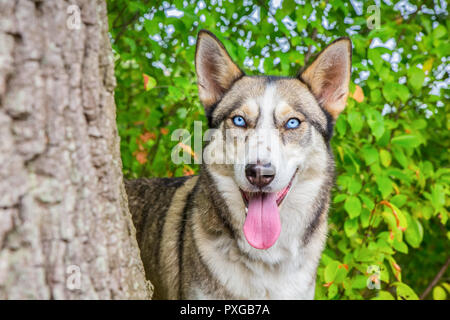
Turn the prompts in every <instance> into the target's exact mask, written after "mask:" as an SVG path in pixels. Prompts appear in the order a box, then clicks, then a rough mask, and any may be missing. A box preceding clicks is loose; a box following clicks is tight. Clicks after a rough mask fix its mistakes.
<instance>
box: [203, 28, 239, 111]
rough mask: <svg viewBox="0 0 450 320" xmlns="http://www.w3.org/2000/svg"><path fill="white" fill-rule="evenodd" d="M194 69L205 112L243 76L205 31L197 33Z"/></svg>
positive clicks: (226, 53)
mask: <svg viewBox="0 0 450 320" xmlns="http://www.w3.org/2000/svg"><path fill="white" fill-rule="evenodd" d="M195 69H196V72H197V82H198V93H199V97H200V101H201V102H202V104H203V106H204V107H205V109H206V110H207V111H208V108H210V107H211V106H213V105H214V104H215V103H217V102H218V101H219V100H220V99H221V98H222V97H223V95H224V94H225V92H226V91H227V90H228V89H230V87H231V85H232V84H233V83H234V81H236V79H238V78H240V77H242V76H243V75H244V73H243V72H242V71H241V69H239V67H238V66H237V65H236V64H235V63H234V62H233V60H231V58H230V55H229V54H228V52H227V51H226V49H225V47H224V46H223V44H222V43H221V42H220V41H219V40H218V39H217V38H216V37H215V36H214V35H213V34H212V33H211V32H209V31H206V30H201V31H200V32H199V33H198V37H197V48H196V52H195Z"/></svg>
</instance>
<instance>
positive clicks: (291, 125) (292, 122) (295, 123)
mask: <svg viewBox="0 0 450 320" xmlns="http://www.w3.org/2000/svg"><path fill="white" fill-rule="evenodd" d="M284 126H285V127H286V129H295V128H298V127H299V126H300V120H298V119H297V118H291V119H289V120H288V121H287V122H286V124H285V125H284Z"/></svg>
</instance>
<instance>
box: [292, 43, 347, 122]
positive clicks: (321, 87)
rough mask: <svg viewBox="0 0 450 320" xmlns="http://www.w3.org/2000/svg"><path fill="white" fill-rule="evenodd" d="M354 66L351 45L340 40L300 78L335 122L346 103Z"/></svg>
mask: <svg viewBox="0 0 450 320" xmlns="http://www.w3.org/2000/svg"><path fill="white" fill-rule="evenodd" d="M351 65H352V43H351V41H350V39H349V38H339V39H337V40H336V41H334V42H333V43H331V44H330V45H329V46H328V47H326V48H325V49H324V50H323V51H322V52H321V53H320V54H319V56H318V57H317V58H316V59H315V60H314V62H313V63H312V64H311V65H310V66H309V67H308V68H307V69H306V70H305V71H304V72H303V73H301V74H300V75H299V77H300V79H301V80H302V81H303V82H305V83H306V84H308V85H309V87H310V88H311V90H312V92H313V94H314V95H315V97H316V98H317V100H318V102H319V104H320V105H321V106H322V107H323V108H324V109H325V110H326V111H328V113H330V114H331V116H332V117H333V118H334V119H336V118H337V117H338V115H339V113H341V112H342V110H344V108H345V104H346V103H347V96H348V91H349V89H348V86H349V82H350V73H351Z"/></svg>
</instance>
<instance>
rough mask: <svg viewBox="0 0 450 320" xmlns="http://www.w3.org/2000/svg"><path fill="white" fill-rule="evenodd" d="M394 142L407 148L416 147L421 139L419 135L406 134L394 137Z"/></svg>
mask: <svg viewBox="0 0 450 320" xmlns="http://www.w3.org/2000/svg"><path fill="white" fill-rule="evenodd" d="M391 142H392V144H394V145H398V146H401V147H405V148H416V147H418V146H419V145H420V140H419V138H418V137H417V136H415V135H412V134H404V135H401V136H397V137H394V138H392V140H391Z"/></svg>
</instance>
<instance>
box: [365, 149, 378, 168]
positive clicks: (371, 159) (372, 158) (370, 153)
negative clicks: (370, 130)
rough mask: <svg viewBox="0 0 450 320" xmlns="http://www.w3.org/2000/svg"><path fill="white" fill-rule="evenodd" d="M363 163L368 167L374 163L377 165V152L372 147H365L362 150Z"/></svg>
mask: <svg viewBox="0 0 450 320" xmlns="http://www.w3.org/2000/svg"><path fill="white" fill-rule="evenodd" d="M362 154H363V157H364V161H365V162H366V164H367V165H368V166H370V165H371V164H374V163H378V161H379V159H378V151H377V149H375V148H374V147H372V146H366V147H364V148H363V149H362Z"/></svg>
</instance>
